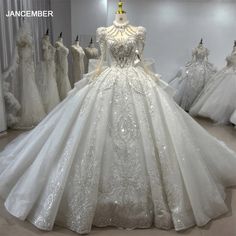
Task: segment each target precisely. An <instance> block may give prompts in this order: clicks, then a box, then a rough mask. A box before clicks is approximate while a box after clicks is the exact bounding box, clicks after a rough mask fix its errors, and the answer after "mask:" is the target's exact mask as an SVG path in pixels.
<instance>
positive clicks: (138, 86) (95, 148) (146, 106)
mask: <svg viewBox="0 0 236 236" xmlns="http://www.w3.org/2000/svg"><path fill="white" fill-rule="evenodd" d="M110 30H114V31H117V32H118V34H119V33H120V32H122V34H123V37H121V39H120V40H118V39H117V38H116V37H115V36H112V35H111V34H110V32H111V31H110ZM97 33H98V41H99V44H100V46H101V52H102V57H101V64H100V65H101V67H100V68H99V70H97V71H96V72H92V73H90V74H87V75H86V77H85V78H84V79H82V80H81V81H80V82H78V83H77V84H76V85H75V87H74V89H72V90H71V91H70V92H69V94H68V96H67V97H66V98H65V99H64V100H63V101H62V102H61V103H60V104H59V105H58V106H56V107H55V108H54V109H53V110H52V111H51V112H50V113H49V115H48V116H47V117H46V118H45V119H44V120H43V121H42V122H41V123H40V124H39V125H38V126H37V127H36V128H35V129H33V130H32V131H30V132H29V133H28V134H27V135H24V136H22V137H20V138H18V139H17V140H15V141H13V143H12V144H10V145H8V146H7V147H6V149H5V150H4V151H3V152H2V153H1V154H0V196H1V197H3V198H4V199H5V207H6V209H7V210H8V211H9V212H10V213H11V214H12V215H14V216H16V217H18V218H19V219H21V220H25V219H27V220H29V221H30V222H31V223H32V224H34V225H35V226H36V227H38V228H40V229H42V230H51V229H52V228H53V226H54V224H58V225H62V226H65V227H67V228H69V229H71V230H73V231H76V232H78V233H89V232H90V230H91V227H92V225H96V226H99V227H103V226H109V225H110V226H117V227H122V228H129V229H133V228H149V227H151V226H152V225H154V226H155V227H158V228H162V229H170V228H172V227H174V228H175V229H176V230H183V229H186V228H189V227H191V226H193V225H195V224H197V225H199V226H202V225H204V224H206V223H207V222H208V221H209V220H210V219H212V218H215V217H218V216H219V215H221V214H223V213H225V212H227V210H228V209H227V206H226V204H225V202H224V199H225V192H224V187H226V186H231V185H235V184H236V172H235V167H236V154H235V153H234V152H233V151H231V150H230V149H228V148H227V147H226V146H225V145H224V144H223V143H222V142H220V141H218V140H217V139H215V138H213V137H212V136H211V135H209V134H208V133H207V132H206V131H205V130H204V129H203V128H201V127H200V126H199V125H198V124H197V123H196V122H195V121H194V120H193V119H192V118H191V117H190V116H189V115H188V114H186V113H185V112H184V111H183V110H182V109H181V108H180V107H179V106H178V105H177V104H176V103H175V102H174V101H173V99H172V98H171V97H170V96H169V95H168V94H167V93H166V92H165V90H164V89H163V88H162V86H161V85H159V83H158V82H157V80H155V76H154V75H153V74H149V73H147V72H146V71H145V70H144V68H143V67H142V66H141V65H140V64H136V65H135V63H134V62H135V60H136V58H137V53H139V54H141V53H142V50H143V46H144V42H145V41H144V40H145V29H144V28H143V27H131V26H130V25H126V26H125V27H122V28H120V27H117V26H115V25H113V26H111V27H110V28H99V29H98V30H97ZM106 50H107V51H108V53H109V54H110V57H111V58H112V65H111V66H109V67H103V63H102V62H103V59H104V57H103V56H104V53H105V51H106ZM137 50H138V51H137ZM139 57H140V58H142V56H139ZM156 79H157V78H156Z"/></svg>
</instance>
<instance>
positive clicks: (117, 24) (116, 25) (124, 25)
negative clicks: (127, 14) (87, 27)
mask: <svg viewBox="0 0 236 236" xmlns="http://www.w3.org/2000/svg"><path fill="white" fill-rule="evenodd" d="M128 24H129V21H126V22H125V23H118V22H116V21H113V25H114V26H115V27H117V28H122V29H123V28H125V27H126V26H127V25H128Z"/></svg>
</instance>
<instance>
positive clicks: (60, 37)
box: [58, 32, 63, 42]
mask: <svg viewBox="0 0 236 236" xmlns="http://www.w3.org/2000/svg"><path fill="white" fill-rule="evenodd" d="M58 41H59V42H63V38H62V32H61V33H60V35H59V37H58Z"/></svg>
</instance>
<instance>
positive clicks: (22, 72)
mask: <svg viewBox="0 0 236 236" xmlns="http://www.w3.org/2000/svg"><path fill="white" fill-rule="evenodd" d="M16 46H17V51H18V56H19V65H18V71H17V79H19V84H20V104H21V110H20V119H19V122H18V123H17V124H16V126H15V127H14V128H18V129H29V128H32V127H34V126H35V125H37V124H38V123H39V122H40V121H41V120H42V119H43V118H44V116H45V111H44V108H43V104H42V100H41V97H40V94H39V91H38V88H37V85H36V82H35V68H34V58H33V39H32V35H31V29H30V24H29V23H28V22H25V23H24V24H23V25H22V27H21V28H20V29H19V32H18V35H17V40H16Z"/></svg>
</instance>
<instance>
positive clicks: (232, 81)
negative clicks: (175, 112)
mask: <svg viewBox="0 0 236 236" xmlns="http://www.w3.org/2000/svg"><path fill="white" fill-rule="evenodd" d="M235 110H236V70H234V69H233V68H231V67H229V68H228V67H225V68H224V69H222V70H221V71H219V72H218V73H217V74H216V75H215V76H213V77H212V79H211V80H210V82H209V84H207V86H206V88H205V89H204V90H203V92H202V93H201V94H200V96H199V97H198V98H197V100H196V102H195V104H194V105H193V106H192V108H191V110H190V114H191V115H193V116H196V115H199V116H204V117H208V118H210V119H212V120H213V121H215V122H217V123H225V124H227V123H229V122H230V117H231V116H232V114H233V112H234V111H235Z"/></svg>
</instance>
